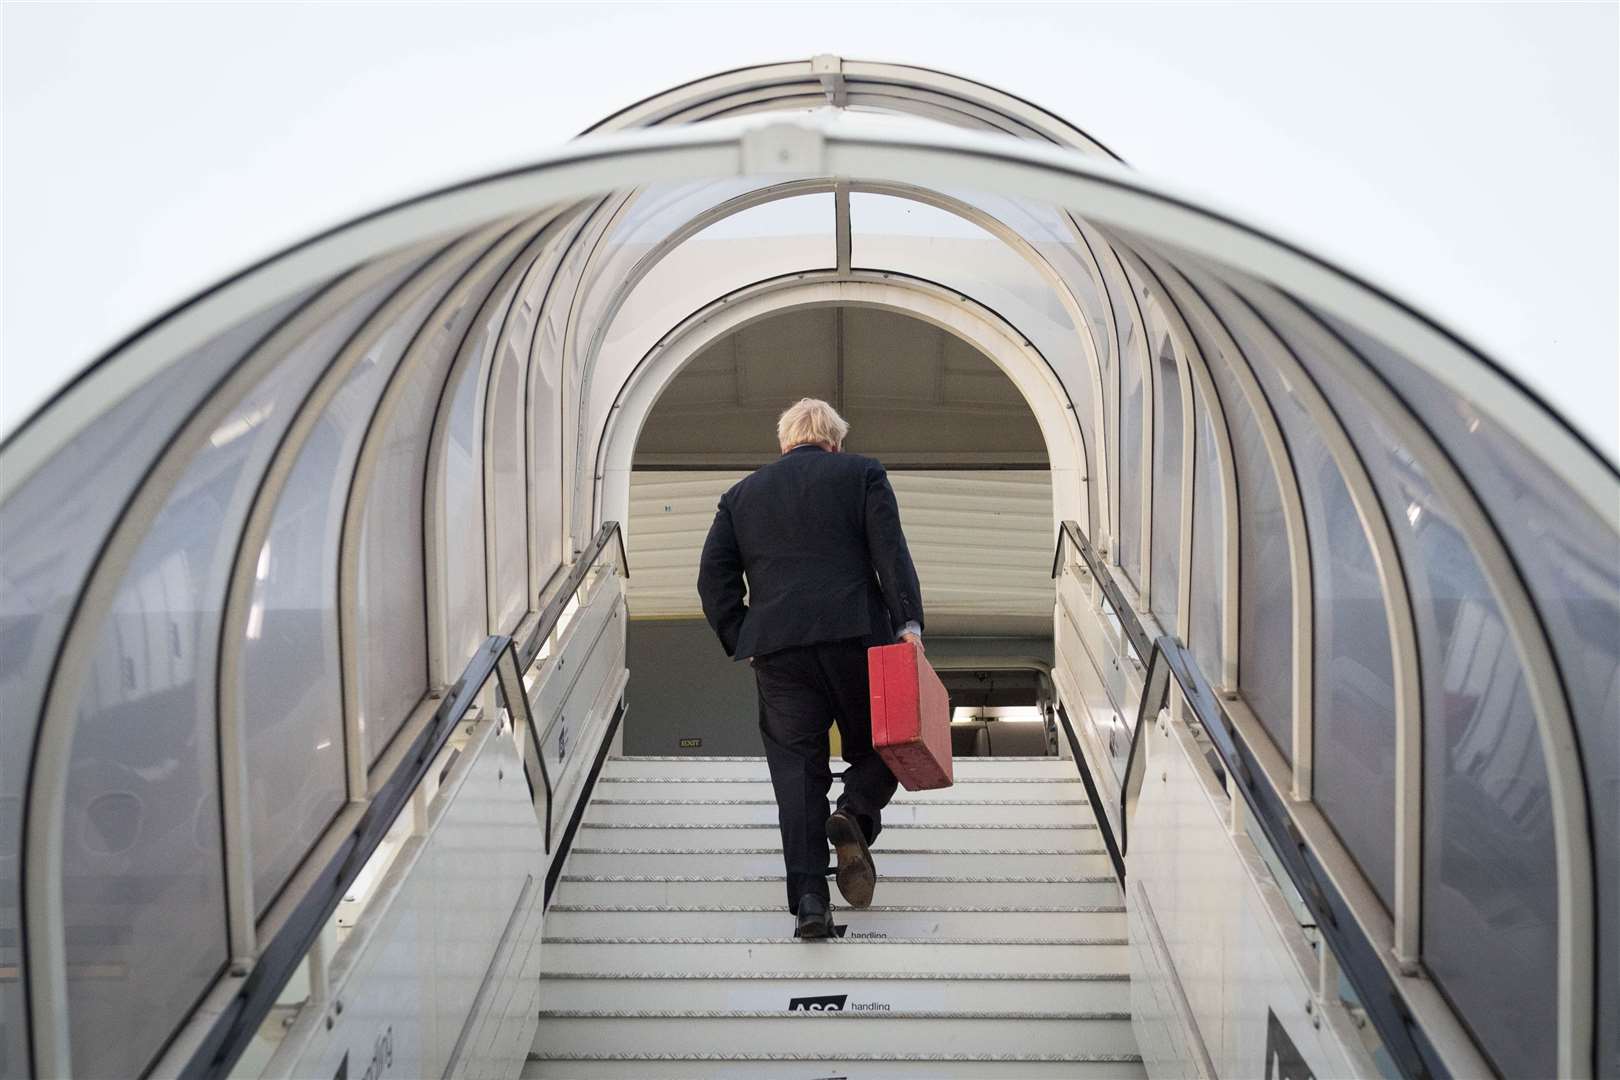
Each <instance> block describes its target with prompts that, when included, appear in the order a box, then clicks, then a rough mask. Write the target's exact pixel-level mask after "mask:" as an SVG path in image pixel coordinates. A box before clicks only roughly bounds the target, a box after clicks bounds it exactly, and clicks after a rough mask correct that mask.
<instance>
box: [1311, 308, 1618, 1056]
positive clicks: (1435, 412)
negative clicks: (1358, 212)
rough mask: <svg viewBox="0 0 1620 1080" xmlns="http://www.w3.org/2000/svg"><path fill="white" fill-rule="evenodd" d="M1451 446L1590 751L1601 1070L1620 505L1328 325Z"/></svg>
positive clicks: (1613, 1011)
mask: <svg viewBox="0 0 1620 1080" xmlns="http://www.w3.org/2000/svg"><path fill="white" fill-rule="evenodd" d="M1318 317H1319V318H1321V319H1322V321H1324V322H1325V323H1327V324H1328V325H1329V326H1331V327H1333V329H1334V330H1335V332H1337V333H1338V334H1339V335H1340V336H1342V337H1343V338H1344V339H1345V341H1346V342H1347V343H1348V344H1349V345H1350V346H1351V347H1353V348H1354V349H1355V351H1356V353H1357V355H1359V356H1361V357H1362V358H1364V359H1365V360H1366V361H1367V362H1368V363H1370V364H1371V365H1372V366H1373V367H1374V368H1375V369H1377V371H1378V373H1379V375H1381V376H1382V377H1383V378H1385V379H1386V380H1388V381H1389V383H1390V385H1391V386H1392V387H1393V388H1394V389H1395V391H1396V392H1397V393H1399V394H1400V396H1401V399H1402V400H1403V401H1404V402H1405V403H1406V405H1407V407H1408V408H1410V409H1411V410H1412V411H1413V412H1414V413H1415V414H1416V415H1417V416H1418V417H1419V418H1420V419H1421V421H1422V422H1423V424H1424V425H1425V426H1426V427H1427V428H1428V429H1429V431H1430V432H1431V433H1432V434H1433V436H1434V437H1435V438H1436V439H1437V440H1439V442H1440V444H1441V445H1442V446H1444V447H1445V449H1446V452H1447V454H1448V455H1449V456H1450V457H1451V458H1452V460H1453V461H1454V462H1455V463H1456V466H1457V468H1458V469H1459V470H1460V471H1461V472H1462V474H1463V475H1464V476H1466V477H1467V478H1468V482H1469V485H1470V487H1471V488H1472V490H1473V492H1474V495H1475V496H1476V497H1477V498H1478V499H1479V501H1480V504H1481V505H1482V506H1483V507H1484V509H1485V511H1486V513H1487V514H1489V516H1490V519H1491V524H1492V527H1493V528H1494V529H1495V530H1496V532H1497V533H1498V534H1499V535H1500V537H1501V539H1502V542H1503V543H1505V544H1506V545H1507V547H1508V550H1509V551H1510V552H1511V553H1512V555H1513V562H1514V565H1515V567H1516V569H1517V570H1518V572H1519V573H1520V574H1521V575H1523V577H1524V581H1525V584H1526V585H1527V586H1528V587H1529V590H1530V593H1531V596H1532V597H1533V598H1534V601H1535V609H1536V616H1537V619H1538V621H1539V623H1540V625H1541V627H1542V628H1543V629H1544V630H1545V632H1546V634H1547V637H1548V640H1549V642H1550V643H1551V647H1552V655H1553V659H1554V661H1555V662H1556V663H1557V665H1558V668H1559V673H1560V675H1561V677H1562V680H1563V683H1564V687H1565V693H1566V694H1567V695H1568V699H1569V707H1570V710H1571V712H1572V713H1573V716H1574V721H1575V734H1576V737H1577V739H1578V740H1579V742H1580V761H1581V768H1582V770H1583V772H1584V773H1585V779H1586V792H1587V800H1588V805H1589V807H1590V813H1589V819H1590V822H1591V830H1592V854H1593V858H1594V860H1595V867H1596V884H1597V900H1596V911H1597V913H1598V919H1599V931H1598V941H1599V943H1600V945H1601V947H1600V948H1599V949H1598V950H1597V967H1598V996H1597V1007H1596V1009H1595V1010H1594V1015H1595V1016H1596V1022H1597V1029H1598V1053H1597V1058H1598V1061H1599V1062H1600V1063H1608V1064H1611V1065H1614V1066H1616V1067H1620V947H1617V942H1620V813H1617V812H1616V811H1615V807H1616V806H1620V721H1617V720H1616V718H1617V717H1620V535H1617V532H1616V524H1615V523H1616V522H1617V521H1620V505H1610V506H1608V507H1607V513H1606V514H1605V513H1601V512H1599V511H1597V510H1595V509H1594V508H1593V506H1592V504H1591V502H1590V501H1589V500H1588V499H1586V498H1584V497H1582V496H1581V495H1580V494H1579V493H1578V492H1577V491H1576V490H1575V489H1574V488H1573V487H1572V486H1571V484H1570V480H1569V477H1568V476H1567V475H1566V474H1565V473H1563V472H1562V471H1561V470H1560V469H1559V468H1557V467H1555V466H1554V465H1551V464H1549V463H1548V462H1547V461H1546V460H1545V459H1544V458H1543V457H1542V455H1540V454H1538V453H1536V452H1535V451H1534V450H1533V449H1532V448H1530V447H1528V446H1526V445H1525V444H1524V443H1523V442H1522V441H1521V440H1520V439H1519V438H1518V437H1516V436H1515V435H1513V434H1511V433H1510V432H1508V431H1507V430H1505V429H1504V428H1503V426H1502V425H1501V424H1500V423H1498V422H1497V421H1496V420H1494V419H1492V418H1491V417H1490V416H1488V415H1485V414H1484V413H1483V412H1482V411H1481V410H1479V409H1477V408H1475V407H1473V406H1472V405H1470V404H1469V403H1467V402H1465V401H1463V400H1461V399H1459V397H1458V395H1457V394H1456V393H1455V392H1453V391H1451V390H1449V389H1447V388H1446V387H1444V386H1442V385H1441V384H1440V383H1439V382H1438V381H1437V380H1436V379H1435V377H1434V376H1433V375H1431V374H1429V373H1428V372H1427V371H1425V370H1424V369H1423V368H1421V367H1420V366H1418V365H1417V364H1415V363H1412V362H1411V361H1410V360H1408V359H1407V358H1406V357H1404V356H1401V355H1400V354H1398V353H1396V352H1394V351H1393V350H1391V349H1390V348H1389V347H1388V346H1386V345H1384V344H1383V343H1381V342H1379V341H1378V340H1376V339H1375V338H1373V337H1372V336H1370V335H1368V334H1366V333H1363V332H1362V331H1360V330H1358V329H1356V328H1355V327H1353V326H1350V325H1349V324H1347V323H1345V322H1343V321H1342V320H1339V319H1335V318H1333V317H1331V316H1328V315H1319V316H1318Z"/></svg>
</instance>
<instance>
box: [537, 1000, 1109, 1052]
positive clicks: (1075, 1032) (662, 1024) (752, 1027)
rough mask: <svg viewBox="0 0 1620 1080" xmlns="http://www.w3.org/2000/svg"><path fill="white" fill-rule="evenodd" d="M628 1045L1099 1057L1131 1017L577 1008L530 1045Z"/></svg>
mask: <svg viewBox="0 0 1620 1080" xmlns="http://www.w3.org/2000/svg"><path fill="white" fill-rule="evenodd" d="M627 1046H634V1047H645V1048H647V1049H649V1050H652V1049H656V1050H657V1051H658V1052H659V1053H661V1054H669V1055H680V1054H698V1053H712V1052H713V1051H714V1050H715V1048H717V1047H736V1048H738V1049H744V1048H746V1049H747V1050H749V1051H751V1052H753V1053H766V1054H773V1053H774V1054H816V1053H826V1052H827V1051H828V1050H829V1049H831V1048H833V1047H837V1049H838V1052H839V1053H842V1054H848V1055H851V1056H859V1055H864V1054H878V1053H890V1054H938V1053H945V1054H968V1053H972V1054H986V1055H994V1054H1017V1053H1022V1054H1063V1055H1080V1054H1101V1055H1113V1056H1117V1057H1124V1056H1134V1054H1135V1051H1136V1047H1135V1043H1134V1041H1133V1039H1132V1036H1131V1022H1130V1019H1129V1018H1128V1017H1120V1016H1110V1017H1109V1018H1108V1019H1091V1018H1088V1017H1086V1016H1085V1014H1079V1015H1068V1016H1063V1017H1061V1018H1059V1017H1020V1016H1018V1014H1010V1015H1008V1014H1002V1015H996V1016H989V1017H983V1018H980V1017H976V1016H964V1015H943V1016H942V1015H939V1014H923V1015H922V1016H906V1015H905V1014H901V1015H900V1016H895V1015H894V1014H893V1013H892V1012H889V1013H885V1012H878V1011H874V1012H853V1011H850V1010H843V1011H832V1012H811V1011H802V1010H801V1011H798V1012H776V1011H773V1012H766V1013H759V1014H743V1015H740V1016H727V1015H725V1014H720V1015H714V1014H696V1015H694V1014H692V1013H690V1012H687V1013H685V1014H684V1015H676V1016H669V1017H656V1016H645V1015H629V1016H626V1015H623V1014H609V1015H606V1016H591V1015H589V1014H580V1013H578V1012H568V1013H564V1014H561V1015H550V1016H548V1015H545V1014H542V1015H541V1017H540V1030H539V1033H538V1034H537V1035H536V1036H535V1041H534V1049H535V1052H536V1053H538V1054H544V1055H546V1056H548V1057H550V1056H556V1057H563V1058H567V1057H575V1056H585V1055H589V1054H599V1053H612V1052H613V1051H616V1050H621V1049H623V1048H625V1047H627Z"/></svg>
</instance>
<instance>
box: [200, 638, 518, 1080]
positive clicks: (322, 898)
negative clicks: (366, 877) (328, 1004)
mask: <svg viewBox="0 0 1620 1080" xmlns="http://www.w3.org/2000/svg"><path fill="white" fill-rule="evenodd" d="M511 647H512V639H511V638H509V637H507V636H505V635H503V634H500V635H495V636H493V637H490V638H487V639H486V640H485V641H484V643H483V644H482V645H480V646H479V648H478V651H477V652H476V653H475V654H473V658H472V659H471V660H470V661H469V662H468V663H467V668H466V670H465V671H463V672H462V675H461V678H460V679H458V680H456V683H455V685H454V686H452V687H450V690H449V692H448V693H446V694H445V696H444V700H443V701H441V702H440V703H439V707H438V709H436V710H435V711H434V713H433V718H432V719H431V720H429V721H428V723H427V724H426V725H424V726H423V728H422V730H421V731H420V732H418V733H417V735H416V738H415V739H414V740H413V741H412V742H411V748H410V749H409V750H408V751H407V752H406V754H405V760H404V762H403V763H402V764H401V765H400V767H399V768H398V769H396V770H395V771H394V773H393V775H392V776H390V777H388V779H387V780H385V781H383V783H382V786H381V787H379V788H378V789H377V792H376V794H374V795H373V796H372V798H371V801H370V802H369V803H368V804H367V806H366V809H365V811H364V812H363V813H362V814H361V815H360V820H359V821H358V822H356V823H355V826H354V828H353V830H352V831H351V832H350V833H349V835H348V836H346V837H344V839H343V842H342V843H341V844H340V845H339V846H338V849H337V851H335V852H334V853H333V854H332V857H331V858H330V859H329V860H328V861H327V864H326V865H325V866H324V867H322V868H321V870H320V872H319V874H318V875H317V876H316V878H315V881H314V883H313V884H312V885H311V886H310V888H309V890H308V891H307V892H306V893H305V894H304V895H303V897H302V898H301V899H300V900H299V901H298V903H297V905H296V906H295V907H294V908H293V911H292V914H290V915H289V916H288V917H287V921H286V922H285V923H284V924H283V925H282V927H281V929H280V930H279V931H278V932H277V933H276V935H275V936H274V937H273V938H271V939H270V941H269V942H268V943H267V944H266V945H265V946H264V948H263V949H262V950H261V951H260V953H259V957H258V961H257V962H256V963H255V964H254V965H253V969H252V970H251V971H250V972H248V974H247V975H246V976H245V977H244V978H243V979H242V985H241V986H240V987H239V988H238V989H237V992H236V994H235V996H233V997H232V998H231V1000H230V1002H229V1004H227V1005H226V1006H225V1007H224V1008H223V1009H222V1010H221V1011H220V1014H219V1016H218V1018H216V1019H215V1021H214V1023H213V1026H212V1027H210V1028H209V1030H208V1033H207V1034H206V1035H204V1036H203V1038H202V1040H201V1042H200V1043H199V1045H198V1047H197V1050H196V1052H195V1053H193V1054H192V1057H191V1060H190V1061H189V1062H187V1064H186V1067H185V1069H184V1070H183V1072H182V1073H181V1075H182V1076H185V1077H206V1078H214V1077H225V1076H227V1075H228V1074H229V1073H230V1070H231V1068H232V1067H233V1066H234V1065H235V1064H236V1061H237V1059H238V1058H239V1057H241V1056H242V1052H243V1051H244V1050H246V1049H247V1046H248V1043H249V1042H251V1041H252V1040H253V1037H254V1035H255V1034H256V1033H257V1032H258V1030H259V1025H260V1024H261V1023H263V1022H264V1018H265V1017H266V1016H268V1015H269V1013H270V1009H271V1007H272V1006H274V1005H275V1003H276V999H277V998H278V997H279V996H280V995H281V989H282V987H284V986H285V985H286V984H287V980H288V979H290V978H291V977H292V975H293V973H294V972H295V971H296V970H297V969H298V965H299V964H300V963H302V962H303V960H304V957H305V955H306V954H308V952H309V950H310V948H311V947H313V946H314V944H315V940H316V939H317V938H318V937H320V935H321V931H322V929H323V928H325V926H326V924H327V923H328V922H329V921H330V920H331V918H332V915H333V913H334V912H336V911H337V907H338V904H339V902H341V901H342V899H343V897H344V894H345V893H346V892H347V891H348V889H349V886H350V885H352V884H354V880H355V878H357V877H359V876H360V871H361V870H362V869H363V868H364V867H365V865H366V862H367V860H369V859H370V858H371V856H372V854H373V853H375V852H376V850H377V848H378V846H380V845H381V843H382V841H383V837H385V836H386V835H388V830H389V829H390V828H391V827H392V826H393V824H394V820H395V819H396V818H398V817H399V815H400V812H401V811H403V810H404V809H405V806H406V805H407V804H408V803H409V802H410V799H411V795H412V793H413V792H415V791H416V788H417V785H419V784H420V783H421V782H422V779H423V778H424V777H425V776H426V775H427V773H428V770H429V769H430V768H432V766H433V762H434V760H435V759H437V758H438V756H439V753H440V751H442V750H443V749H444V745H445V743H446V741H447V740H448V739H449V738H450V733H451V732H452V731H454V730H455V727H456V724H458V723H459V722H460V721H461V718H462V717H463V716H464V715H466V713H467V710H468V709H470V708H471V707H472V705H473V702H474V701H475V700H476V698H477V697H478V694H479V692H480V691H481V690H483V688H484V685H485V684H486V683H487V682H488V681H489V678H490V676H491V675H492V674H493V673H494V672H495V668H496V665H497V664H498V663H499V662H500V660H501V657H502V655H503V654H504V653H505V652H506V651H507V650H508V649H510V648H511Z"/></svg>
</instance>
